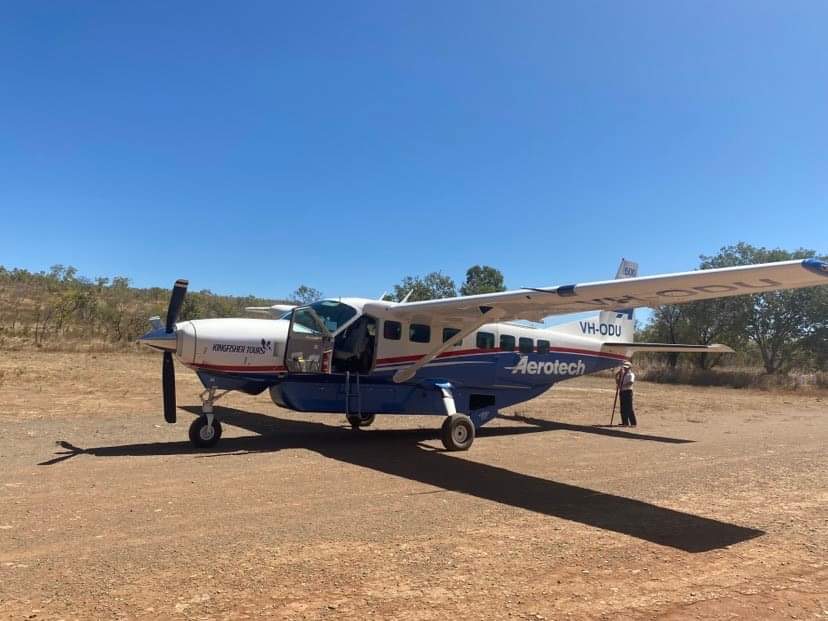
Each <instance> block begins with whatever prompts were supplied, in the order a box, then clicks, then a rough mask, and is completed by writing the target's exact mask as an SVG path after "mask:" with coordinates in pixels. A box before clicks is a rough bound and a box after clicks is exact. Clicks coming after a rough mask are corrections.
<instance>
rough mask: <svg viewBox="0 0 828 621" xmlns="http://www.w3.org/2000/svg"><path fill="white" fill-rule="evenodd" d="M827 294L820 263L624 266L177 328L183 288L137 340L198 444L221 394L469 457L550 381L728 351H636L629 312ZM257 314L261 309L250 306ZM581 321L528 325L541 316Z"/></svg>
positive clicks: (170, 413) (207, 436)
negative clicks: (480, 437) (385, 426)
mask: <svg viewBox="0 0 828 621" xmlns="http://www.w3.org/2000/svg"><path fill="white" fill-rule="evenodd" d="M824 284H828V263H827V262H825V261H821V260H819V259H805V260H797V261H783V262H778V263H766V264H761V265H749V266H740V267H729V268H722V269H711V270H703V271H694V272H684V273H678V274H666V275H658V276H644V277H639V276H638V265H637V264H635V263H633V262H631V261H626V260H622V262H621V266H620V267H619V270H618V274H617V276H616V279H615V280H608V281H600V282H592V283H584V284H567V285H561V286H553V287H544V288H524V289H516V290H513V291H503V292H499V293H487V294H481V295H471V296H463V297H455V298H445V299H439V300H428V301H423V302H399V303H397V302H389V301H383V300H369V299H363V298H340V299H330V300H321V301H319V302H314V303H313V304H309V305H307V306H297V307H284V306H279V307H273V309H264V310H272V311H273V312H274V313H275V314H278V316H279V318H278V319H253V318H226V319H199V320H192V321H182V322H177V321H176V320H177V318H178V314H179V311H180V310H181V305H182V302H183V300H184V296H185V294H186V291H187V281H186V280H179V281H177V282H176V283H175V286H174V288H173V291H172V295H171V298H170V304H169V308H168V310H167V317H166V323H165V324H162V323H161V321H160V319H159V318H158V317H154V318H152V320H151V321H152V322H153V329H152V330H151V331H150V332H148V333H147V334H145V335H144V336H143V337H141V339H140V340H139V342H140V343H142V344H144V345H146V346H148V347H152V348H154V349H156V350H160V351H162V352H163V354H164V358H163V366H162V379H163V395H164V418H165V419H166V421H167V422H168V423H174V422H175V421H176V403H175V374H174V367H173V355H175V357H176V358H177V359H178V360H179V362H181V363H182V364H183V365H185V366H187V367H190V368H191V369H193V370H194V371H195V372H196V373H197V374H198V377H199V379H200V380H201V382H202V384H203V385H204V388H205V390H204V392H203V393H202V394H201V400H202V414H201V416H200V417H198V418H196V419H195V420H194V421H193V423H192V425H191V426H190V440H191V441H192V443H193V444H194V445H195V446H196V447H200V448H207V447H211V446H213V445H215V444H216V443H217V442H218V440H219V438H220V437H221V431H222V429H221V424H220V422H219V420H218V418H217V417H216V415H215V413H214V412H213V404H214V402H215V401H216V400H217V399H218V398H220V397H221V396H223V395H224V394H226V393H227V392H229V391H231V390H238V391H242V392H245V393H248V394H254V395H255V394H259V393H262V392H264V391H265V390H269V392H270V397H271V398H272V399H273V401H274V403H276V404H277V405H280V406H282V407H286V408H290V409H292V410H296V411H300V412H329V413H337V414H344V415H345V416H346V417H347V420H348V422H349V423H350V424H351V425H352V426H353V427H354V428H359V427H364V426H368V425H370V424H371V423H372V422H373V421H374V416H375V415H376V414H434V415H438V416H442V417H443V419H444V421H443V424H442V434H441V437H442V441H443V444H444V445H445V447H446V449H448V450H466V449H468V448H469V447H470V446H471V445H472V442H473V441H474V436H475V430H476V429H479V428H480V427H481V426H482V425H484V424H486V423H487V422H488V421H490V420H492V419H493V418H494V417H495V416H496V415H497V412H498V410H499V409H500V408H504V407H508V406H511V405H515V404H517V403H521V402H523V401H527V400H529V399H532V398H534V397H537V396H538V395H540V394H541V393H543V392H545V391H547V390H549V389H550V388H551V387H552V386H553V385H554V384H556V383H557V382H560V381H564V380H567V379H571V378H573V377H579V376H581V375H588V374H590V373H596V372H598V371H602V370H605V369H611V368H614V367H618V366H620V365H622V364H623V363H624V362H625V361H627V360H629V359H631V358H632V356H633V355H634V354H635V353H636V352H642V351H671V352H672V351H679V352H732V351H733V350H731V349H730V348H729V347H726V346H724V345H708V346H700V345H675V344H664V343H636V342H634V340H633V331H634V322H633V309H634V308H638V307H654V306H658V305H661V304H681V303H684V302H692V301H696V300H705V299H711V298H721V297H729V296H736V295H744V294H750V293H765V292H769V291H777V290H780V289H795V288H800V287H811V286H817V285H824ZM252 310H254V311H256V310H257V311H261V310H263V309H260V308H259V309H252ZM596 310H597V311H598V314H597V315H596V316H594V317H591V318H589V319H582V320H578V321H574V322H572V323H568V324H563V325H556V326H554V327H551V328H533V327H529V326H527V325H522V324H520V323H515V322H516V321H519V320H529V321H535V322H540V321H542V320H543V319H544V318H546V317H549V316H552V315H563V314H570V313H579V312H582V311H596Z"/></svg>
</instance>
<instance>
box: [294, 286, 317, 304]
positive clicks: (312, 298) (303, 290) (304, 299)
mask: <svg viewBox="0 0 828 621" xmlns="http://www.w3.org/2000/svg"><path fill="white" fill-rule="evenodd" d="M290 299H291V300H292V301H293V302H296V303H298V304H300V305H305V304H313V303H314V302H316V301H318V300H321V299H322V292H321V291H319V289H314V288H313V287H308V286H307V285H299V287H298V288H297V289H296V291H294V292H293V293H292V294H291V296H290Z"/></svg>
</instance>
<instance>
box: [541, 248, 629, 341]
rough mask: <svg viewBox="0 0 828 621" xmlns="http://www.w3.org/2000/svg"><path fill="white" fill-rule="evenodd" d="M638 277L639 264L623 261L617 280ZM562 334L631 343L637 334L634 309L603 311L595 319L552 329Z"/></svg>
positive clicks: (574, 322) (590, 318)
mask: <svg viewBox="0 0 828 621" xmlns="http://www.w3.org/2000/svg"><path fill="white" fill-rule="evenodd" d="M636 276H638V263H635V262H634V261H628V260H627V259H621V265H619V266H618V272H617V273H616V274H615V278H616V280H617V279H620V278H635V277H636ZM552 329H553V330H554V331H555V332H560V333H562V334H574V335H577V336H585V337H587V338H593V339H595V340H596V341H601V342H603V343H613V342H624V343H631V342H632V341H633V338H634V333H635V319H634V318H633V309H632V308H621V309H618V310H612V311H601V312H600V313H598V315H596V316H594V317H589V318H587V319H582V320H580V321H573V322H571V323H565V324H562V325H559V326H555V327H554V328H552Z"/></svg>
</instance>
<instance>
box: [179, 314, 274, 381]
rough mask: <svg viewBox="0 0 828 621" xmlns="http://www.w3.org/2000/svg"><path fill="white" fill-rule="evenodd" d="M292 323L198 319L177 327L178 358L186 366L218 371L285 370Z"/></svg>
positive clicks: (268, 320)
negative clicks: (287, 342) (288, 335)
mask: <svg viewBox="0 0 828 621" xmlns="http://www.w3.org/2000/svg"><path fill="white" fill-rule="evenodd" d="M289 326H290V322H289V321H280V320H273V319H248V318H234V319H197V320H193V321H185V322H181V323H179V324H176V339H177V343H176V355H177V356H178V358H179V359H180V360H181V362H183V363H184V364H187V365H192V366H198V367H205V368H215V369H216V370H228V371H230V370H238V371H243V370H244V369H245V368H250V369H251V370H258V371H264V370H273V371H279V370H282V369H284V356H285V343H286V341H287V333H288V328H289Z"/></svg>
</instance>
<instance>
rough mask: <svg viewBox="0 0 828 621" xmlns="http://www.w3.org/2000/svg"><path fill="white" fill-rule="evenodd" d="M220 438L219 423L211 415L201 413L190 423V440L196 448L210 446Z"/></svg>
mask: <svg viewBox="0 0 828 621" xmlns="http://www.w3.org/2000/svg"><path fill="white" fill-rule="evenodd" d="M220 439H221V423H220V422H218V420H216V419H215V418H214V417H213V416H212V415H210V416H208V415H207V414H202V415H201V416H199V417H198V418H196V419H195V420H194V421H193V423H192V424H191V425H190V442H192V443H193V446H195V447H196V448H210V447H213V446H215V445H216V443H217V442H218V441H219V440H220Z"/></svg>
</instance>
